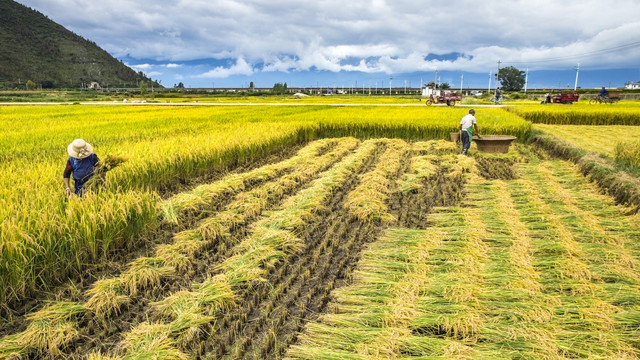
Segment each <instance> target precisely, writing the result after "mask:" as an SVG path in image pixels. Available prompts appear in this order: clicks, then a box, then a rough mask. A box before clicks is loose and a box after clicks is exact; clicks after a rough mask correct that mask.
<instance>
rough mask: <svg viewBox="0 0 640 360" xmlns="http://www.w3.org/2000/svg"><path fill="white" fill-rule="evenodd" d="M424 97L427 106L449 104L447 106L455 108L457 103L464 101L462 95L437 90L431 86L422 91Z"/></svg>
mask: <svg viewBox="0 0 640 360" xmlns="http://www.w3.org/2000/svg"><path fill="white" fill-rule="evenodd" d="M422 97H426V98H427V101H426V104H427V105H432V104H447V106H454V105H455V104H456V101H461V100H462V95H461V94H458V93H457V92H455V91H451V90H437V89H434V88H433V87H431V86H425V87H424V88H423V89H422Z"/></svg>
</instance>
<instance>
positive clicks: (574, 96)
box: [553, 90, 580, 104]
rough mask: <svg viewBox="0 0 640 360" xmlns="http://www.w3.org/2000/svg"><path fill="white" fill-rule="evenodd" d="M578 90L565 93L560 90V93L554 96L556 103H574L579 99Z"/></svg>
mask: <svg viewBox="0 0 640 360" xmlns="http://www.w3.org/2000/svg"><path fill="white" fill-rule="evenodd" d="M579 97H580V95H578V92H576V91H572V92H568V93H563V92H562V90H560V91H558V95H556V96H554V97H553V102H554V103H556V104H573V102H574V101H578V98H579Z"/></svg>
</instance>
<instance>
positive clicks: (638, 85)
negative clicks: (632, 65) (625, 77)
mask: <svg viewBox="0 0 640 360" xmlns="http://www.w3.org/2000/svg"><path fill="white" fill-rule="evenodd" d="M624 87H625V88H626V89H640V81H637V82H628V83H626V84H624Z"/></svg>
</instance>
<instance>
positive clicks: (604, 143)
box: [535, 124, 640, 158]
mask: <svg viewBox="0 0 640 360" xmlns="http://www.w3.org/2000/svg"><path fill="white" fill-rule="evenodd" d="M535 128H536V129H539V130H542V131H544V132H545V133H548V134H551V135H554V136H556V137H558V138H561V139H562V140H564V141H567V142H569V143H571V144H573V145H574V146H577V147H580V148H583V149H585V150H588V151H592V152H596V153H599V154H602V155H606V156H609V157H611V158H615V156H616V147H617V146H618V144H623V145H630V144H632V143H633V142H634V141H636V140H637V139H640V127H638V126H625V125H609V126H607V125H603V126H589V125H545V124H536V125H535Z"/></svg>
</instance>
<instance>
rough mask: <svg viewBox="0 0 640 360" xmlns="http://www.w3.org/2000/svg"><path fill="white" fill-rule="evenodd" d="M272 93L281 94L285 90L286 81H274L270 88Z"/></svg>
mask: <svg viewBox="0 0 640 360" xmlns="http://www.w3.org/2000/svg"><path fill="white" fill-rule="evenodd" d="M272 91H273V93H274V94H279V95H282V94H284V93H286V92H287V83H284V84H282V83H275V84H274V85H273V89H272Z"/></svg>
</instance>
